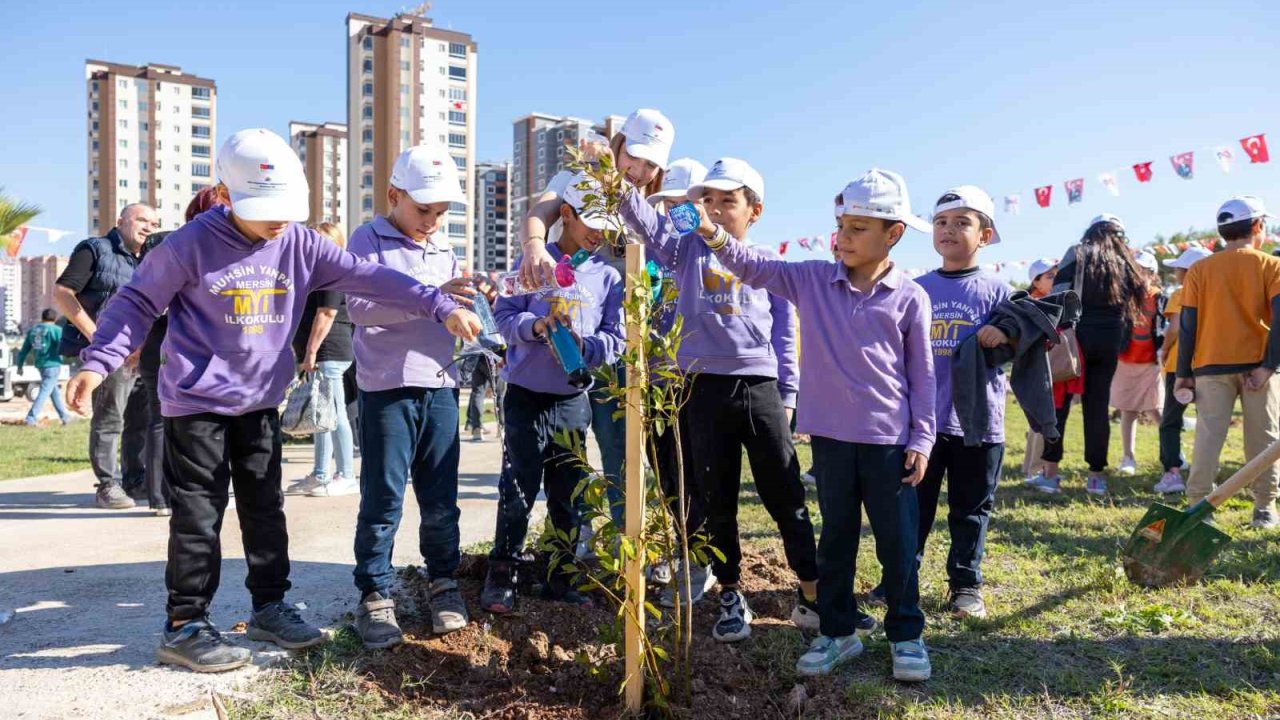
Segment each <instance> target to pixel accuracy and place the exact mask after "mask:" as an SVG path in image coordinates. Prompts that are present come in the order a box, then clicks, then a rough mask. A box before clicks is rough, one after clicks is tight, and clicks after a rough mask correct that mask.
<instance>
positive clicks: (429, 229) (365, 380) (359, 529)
mask: <svg viewBox="0 0 1280 720" xmlns="http://www.w3.org/2000/svg"><path fill="white" fill-rule="evenodd" d="M466 201H467V199H466V194H465V193H464V192H463V191H462V186H461V183H460V182H459V178H458V167H457V165H456V164H454V162H453V158H452V157H451V156H450V155H449V152H448V150H447V149H446V148H444V147H439V146H429V145H419V146H417V147H413V148H409V149H408V150H405V151H404V152H402V153H401V154H400V156H399V157H398V158H396V161H395V164H394V165H393V166H392V170H391V182H390V186H389V187H388V188H387V208H388V209H387V213H386V215H378V216H376V217H375V218H374V219H373V221H372V222H369V223H365V224H364V225H361V226H360V227H359V228H357V229H356V231H355V232H354V233H352V235H351V242H350V245H349V248H348V251H349V252H350V253H351V254H353V255H355V256H356V257H358V258H360V259H361V260H367V261H369V262H372V263H377V264H379V265H383V266H386V267H389V268H391V269H393V270H397V271H399V272H402V273H404V274H405V275H408V276H409V277H411V278H413V279H415V280H417V281H418V282H421V283H423V284H424V285H433V286H437V287H439V288H440V289H441V290H442V291H443V292H447V293H450V294H452V295H454V296H455V299H460V302H462V303H463V304H468V303H469V302H470V301H469V300H466V299H465V298H466V297H467V296H472V295H474V294H475V292H476V291H475V289H474V288H473V287H471V284H470V282H469V281H468V280H467V279H465V278H462V277H459V274H460V273H459V269H458V260H457V256H456V255H454V254H453V248H451V247H450V246H449V243H448V240H447V239H446V238H445V237H444V236H443V235H442V234H440V233H439V232H438V231H439V230H440V229H442V228H443V227H444V226H445V225H446V224H447V218H448V215H449V205H450V203H466ZM348 311H349V313H350V315H351V320H352V322H353V323H354V324H355V325H356V332H355V338H354V349H355V356H356V384H357V385H358V386H359V388H360V395H359V398H360V400H359V402H360V419H361V422H360V431H361V439H360V449H361V452H362V458H363V459H362V462H361V468H360V514H359V517H358V518H357V520H356V536H355V558H356V568H355V573H354V574H355V584H356V588H357V589H358V590H359V591H360V603H359V606H358V607H357V608H356V613H355V616H356V632H357V633H358V634H359V635H360V638H361V640H363V641H364V644H365V646H366V647H371V648H384V647H389V646H391V645H395V644H397V643H399V642H401V640H402V636H401V634H400V627H399V624H398V623H397V621H396V616H395V601H394V600H392V599H391V593H390V587H391V584H392V581H393V580H394V579H395V570H394V569H393V568H392V565H391V554H392V549H393V547H394V541H395V534H396V530H397V529H398V528H399V526H400V518H401V514H402V512H403V509H404V492H405V485H406V482H408V483H411V484H412V486H413V492H414V495H415V496H416V498H417V501H418V512H419V514H420V515H421V519H420V522H419V525H418V546H419V548H420V549H421V551H422V554H423V560H424V566H425V569H426V573H427V578H428V582H429V585H428V600H429V603H430V609H431V627H432V631H433V632H435V633H437V634H439V633H445V632H451V631H453V630H457V629H459V628H461V627H463V626H465V625H466V624H467V607H466V603H464V602H463V599H462V595H461V594H460V593H459V592H458V584H457V582H456V581H455V580H454V577H453V575H454V572H455V571H456V570H457V567H458V562H459V560H460V554H459V550H458V538H459V531H458V518H459V515H460V514H461V513H460V511H459V510H458V458H459V453H460V450H459V447H460V446H459V440H460V438H459V436H458V383H457V370H456V366H455V364H454V362H453V348H454V340H453V336H451V335H450V334H449V333H448V332H447V331H446V330H445V329H444V328H442V327H441V326H440V324H439V323H436V322H433V321H432V320H431V319H430V318H424V317H422V316H420V315H416V314H414V313H407V312H405V311H404V310H402V309H398V308H395V307H391V306H387V305H384V304H380V303H378V302H374V301H372V300H366V299H362V298H358V297H354V296H353V297H351V298H350V300H349V302H348Z"/></svg>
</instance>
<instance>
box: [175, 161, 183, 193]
mask: <svg viewBox="0 0 1280 720" xmlns="http://www.w3.org/2000/svg"><path fill="white" fill-rule="evenodd" d="M173 171H174V172H176V173H180V172H182V163H174V164H173ZM173 189H174V190H177V189H178V184H177V183H174V184H173Z"/></svg>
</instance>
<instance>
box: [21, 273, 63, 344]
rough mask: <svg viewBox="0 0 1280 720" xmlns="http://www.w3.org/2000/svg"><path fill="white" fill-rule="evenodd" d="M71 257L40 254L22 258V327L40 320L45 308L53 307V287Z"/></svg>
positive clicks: (29, 325)
mask: <svg viewBox="0 0 1280 720" xmlns="http://www.w3.org/2000/svg"><path fill="white" fill-rule="evenodd" d="M70 259H71V258H68V257H63V256H59V255H42V256H38V257H24V258H22V271H21V275H22V327H24V328H28V327H31V326H32V325H35V324H37V323H39V322H40V313H42V312H44V310H45V308H55V309H56V306H55V305H54V304H53V288H54V286H55V285H57V282H58V276H59V275H61V274H62V271H63V270H65V269H66V268H67V262H68V261H69V260H70Z"/></svg>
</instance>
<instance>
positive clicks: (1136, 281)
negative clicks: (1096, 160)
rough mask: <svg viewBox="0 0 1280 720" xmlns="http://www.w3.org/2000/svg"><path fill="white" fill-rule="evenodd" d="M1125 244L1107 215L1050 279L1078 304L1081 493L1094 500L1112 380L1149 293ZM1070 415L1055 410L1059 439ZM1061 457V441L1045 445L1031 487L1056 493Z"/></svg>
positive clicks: (1107, 438) (1100, 485)
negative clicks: (1083, 470) (1081, 374)
mask: <svg viewBox="0 0 1280 720" xmlns="http://www.w3.org/2000/svg"><path fill="white" fill-rule="evenodd" d="M1126 240H1127V237H1126V235H1125V230H1124V223H1122V222H1121V221H1120V218H1118V217H1116V216H1115V215H1111V214H1109V213H1104V214H1102V215H1099V216H1097V217H1095V218H1094V219H1093V220H1092V221H1090V223H1089V226H1088V228H1087V229H1086V230H1085V232H1084V236H1083V237H1082V238H1081V239H1080V242H1079V243H1078V244H1076V245H1073V246H1071V247H1070V248H1069V249H1068V250H1067V252H1066V254H1065V255H1064V256H1063V258H1062V263H1061V264H1060V265H1059V266H1058V272H1057V274H1056V276H1055V278H1054V287H1053V290H1054V292H1065V291H1067V290H1072V289H1074V290H1075V291H1076V292H1077V293H1078V294H1079V295H1080V300H1081V304H1082V312H1081V316H1080V322H1079V324H1078V325H1077V327H1076V337H1077V338H1078V340H1079V344H1080V352H1081V356H1082V357H1081V359H1082V362H1083V365H1084V377H1083V392H1081V393H1080V400H1081V406H1082V407H1083V413H1084V455H1085V462H1087V463H1088V465H1089V475H1088V478H1087V479H1086V481H1085V490H1086V491H1087V492H1089V493H1090V494H1094V495H1102V494H1105V493H1106V492H1107V478H1106V472H1105V471H1106V469H1107V451H1108V449H1109V448H1110V446H1111V416H1110V408H1109V407H1108V403H1109V402H1110V399H1111V380H1112V378H1113V377H1114V376H1115V372H1116V363H1118V362H1119V359H1120V351H1121V350H1123V349H1124V346H1125V344H1126V343H1127V338H1128V328H1130V327H1132V324H1133V323H1134V322H1135V321H1136V319H1137V318H1138V316H1139V315H1140V314H1141V313H1142V303H1143V301H1144V299H1145V298H1146V297H1147V291H1148V287H1147V278H1146V275H1145V273H1144V272H1143V270H1142V268H1140V267H1138V263H1137V261H1136V260H1135V259H1134V256H1133V252H1132V251H1131V250H1130V249H1129V247H1128V245H1127V244H1126ZM1070 412H1071V403H1063V406H1062V407H1061V408H1059V412H1058V431H1059V434H1060V435H1061V434H1062V433H1063V432H1064V431H1065V429H1066V424H1067V417H1068V415H1069V414H1070ZM1063 451H1064V447H1063V440H1057V441H1046V442H1045V449H1044V455H1043V456H1042V457H1043V460H1044V469H1043V470H1042V471H1041V473H1040V474H1039V475H1037V476H1036V477H1035V478H1032V483H1031V484H1032V486H1033V487H1035V488H1036V489H1038V490H1041V491H1043V492H1047V493H1056V492H1058V490H1059V487H1060V480H1061V478H1060V477H1059V474H1058V465H1059V463H1060V462H1061V461H1062V455H1063Z"/></svg>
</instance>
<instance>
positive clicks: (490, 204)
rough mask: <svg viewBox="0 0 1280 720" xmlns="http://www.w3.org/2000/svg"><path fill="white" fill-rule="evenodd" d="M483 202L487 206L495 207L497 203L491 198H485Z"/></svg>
mask: <svg viewBox="0 0 1280 720" xmlns="http://www.w3.org/2000/svg"><path fill="white" fill-rule="evenodd" d="M484 204H485V205H488V206H489V207H495V206H496V205H497V204H496V203H495V202H494V201H493V198H487V199H486V200H485V201H484Z"/></svg>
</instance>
